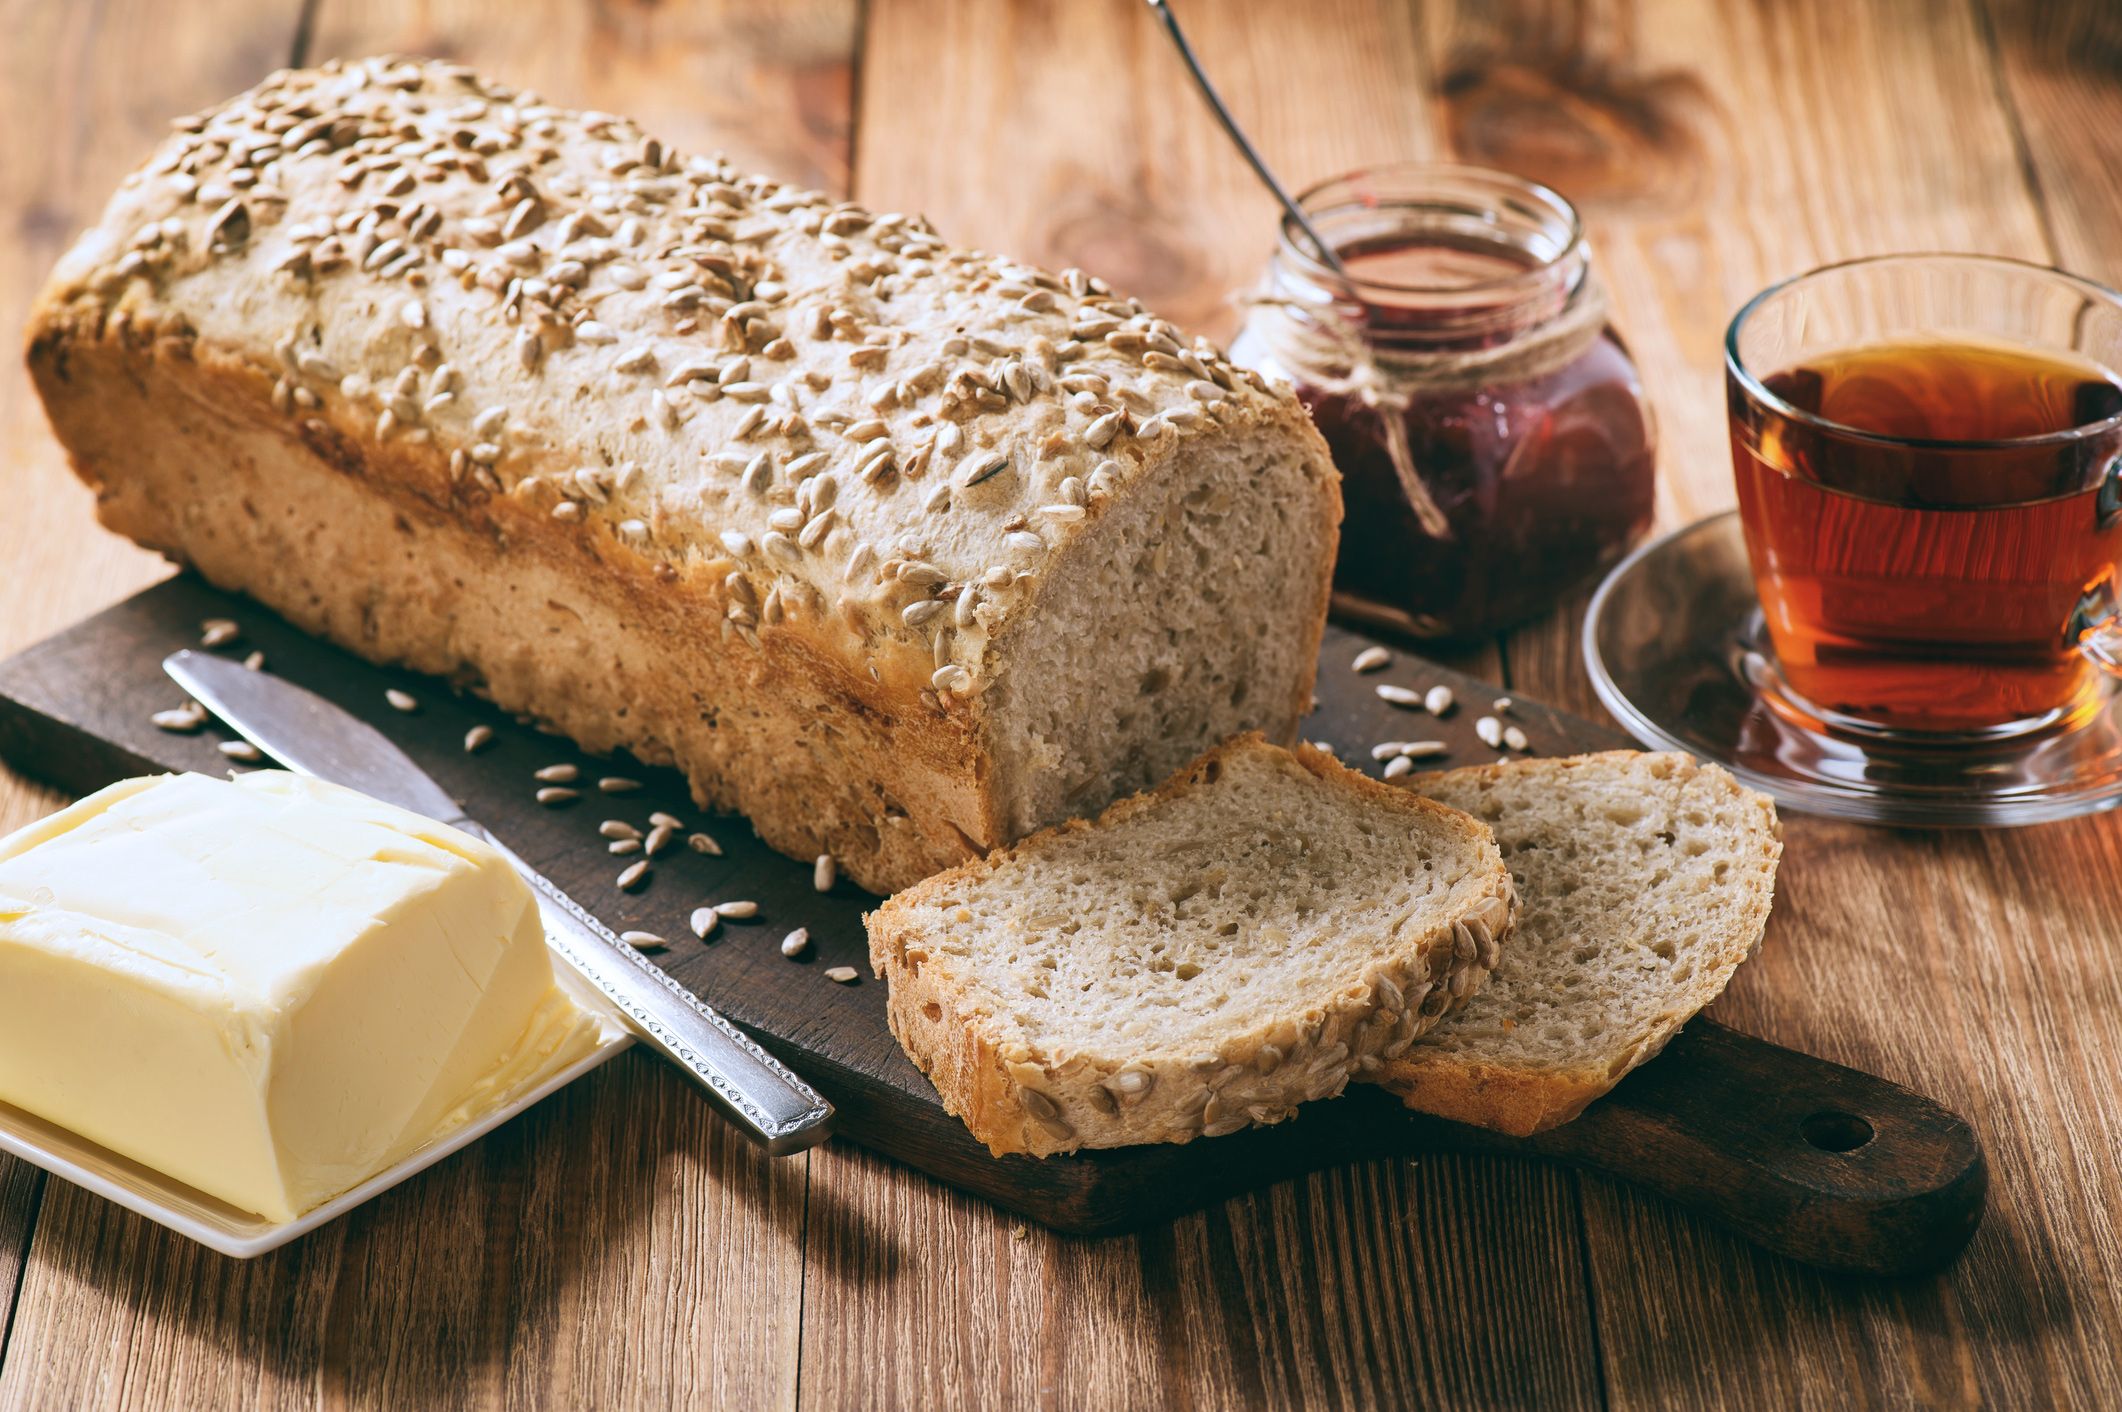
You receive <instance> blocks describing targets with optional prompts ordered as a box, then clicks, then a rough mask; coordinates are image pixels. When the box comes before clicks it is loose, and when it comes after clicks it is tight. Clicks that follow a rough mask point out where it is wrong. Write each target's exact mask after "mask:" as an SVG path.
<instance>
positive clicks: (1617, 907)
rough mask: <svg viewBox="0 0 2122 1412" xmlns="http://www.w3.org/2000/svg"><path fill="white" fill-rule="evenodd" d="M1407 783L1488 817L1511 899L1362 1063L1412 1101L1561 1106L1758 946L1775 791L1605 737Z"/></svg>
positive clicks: (1528, 1118)
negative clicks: (1423, 1016) (1453, 995)
mask: <svg viewBox="0 0 2122 1412" xmlns="http://www.w3.org/2000/svg"><path fill="white" fill-rule="evenodd" d="M1407 783H1408V785H1409V786H1410V787H1411V788H1413V789H1415V790H1417V791H1419V792H1420V793H1422V794H1424V795H1426V796H1428V797H1429V798H1432V799H1436V800H1440V801H1442V802H1444V803H1447V804H1450V805H1452V806H1454V807H1456V808H1459V809H1464V810H1465V811H1466V812H1468V813H1470V814H1472V815H1474V816H1475V817H1476V818H1479V819H1481V820H1482V821H1484V822H1485V823H1487V824H1488V825H1489V826H1490V827H1491V828H1492V829H1494V831H1495V834H1496V841H1497V844H1498V845H1499V846H1500V847H1501V848H1502V850H1503V856H1504V859H1505V861H1506V862H1507V863H1508V864H1509V866H1510V868H1511V871H1512V873H1513V874H1514V875H1515V879H1516V883H1517V888H1518V896H1519V900H1520V904H1521V909H1522V910H1521V912H1520V918H1519V924H1518V926H1517V928H1516V930H1515V931H1514V932H1513V933H1512V939H1511V944H1510V946H1509V947H1508V948H1506V950H1505V951H1504V954H1503V958H1502V961H1501V963H1500V964H1499V965H1498V967H1497V969H1496V972H1495V975H1494V977H1493V978H1492V979H1491V981H1490V983H1489V985H1488V986H1487V987H1486V988H1485V989H1484V990H1483V991H1482V992H1481V993H1480V994H1479V995H1477V996H1475V997H1474V998H1473V999H1472V1000H1471V1001H1470V1002H1469V1003H1468V1004H1467V1005H1466V1007H1465V1008H1464V1009H1463V1010H1462V1011H1461V1012H1460V1013H1458V1014H1456V1015H1454V1016H1453V1017H1452V1018H1451V1019H1450V1020H1449V1021H1447V1022H1446V1023H1444V1024H1442V1025H1439V1026H1438V1027H1437V1029H1436V1030H1435V1031H1434V1032H1433V1033H1432V1034H1430V1035H1429V1037H1428V1038H1427V1039H1425V1040H1424V1041H1423V1043H1421V1044H1419V1045H1416V1046H1415V1047H1414V1048H1412V1049H1410V1050H1408V1051H1407V1052H1406V1053H1405V1054H1402V1055H1401V1056H1400V1057H1398V1058H1397V1059H1395V1060H1393V1061H1391V1062H1390V1063H1388V1064H1386V1065H1385V1066H1384V1067H1383V1068H1382V1069H1381V1070H1380V1071H1379V1073H1378V1074H1377V1075H1376V1076H1375V1077H1376V1080H1377V1082H1379V1083H1382V1084H1384V1085H1385V1086H1386V1087H1387V1088H1388V1089H1390V1090H1392V1091H1393V1092H1394V1093H1396V1094H1398V1095H1399V1096H1400V1098H1401V1099H1402V1100H1403V1101H1404V1102H1405V1103H1406V1104H1407V1106H1408V1107H1410V1108H1415V1109H1419V1110H1420V1111H1422V1112H1425V1113H1434V1114H1436V1115H1438V1116H1439V1117H1444V1118H1452V1119H1455V1120H1457V1121H1459V1122H1462V1123H1473V1124H1476V1125H1478V1126H1480V1127H1485V1128H1493V1129H1496V1130H1498V1131H1501V1132H1506V1133H1510V1134H1513V1135H1515V1136H1519V1137H1524V1136H1527V1135H1530V1134H1532V1133H1536V1132H1540V1131H1542V1130H1544V1129H1547V1128H1551V1127H1554V1126H1556V1125H1558V1124H1560V1123H1565V1122H1568V1121H1569V1120H1570V1119H1572V1118H1574V1117H1576V1116H1577V1115H1578V1114H1580V1113H1582V1112H1583V1111H1584V1109H1585V1107H1586V1106H1587V1105H1588V1104H1590V1103H1591V1102H1592V1100H1594V1099H1596V1098H1598V1097H1599V1096H1601V1095H1602V1094H1604V1093H1606V1092H1607V1091H1608V1090H1610V1089H1611V1088H1613V1086H1614V1085H1615V1084H1617V1083H1619V1082H1620V1081H1621V1079H1622V1077H1623V1076H1624V1075H1626V1074H1627V1073H1628V1072H1629V1070H1631V1069H1633V1068H1635V1067H1636V1066H1637V1065H1639V1064H1642V1063H1643V1062H1644V1061H1646V1060H1648V1059H1650V1058H1652V1057H1654V1056H1655V1055H1656V1054H1657V1053H1658V1051H1659V1050H1661V1049H1663V1048H1664V1047H1665V1044H1666V1041H1668V1040H1670V1039H1671V1038H1672V1036H1673V1035H1674V1034H1676V1033H1678V1032H1679V1030H1680V1027H1681V1026H1682V1025H1685V1024H1686V1023H1687V1022H1688V1021H1689V1020H1690V1019H1692V1018H1693V1017H1694V1016H1695V1014H1696V1013H1697V1012H1698V1011H1700V1010H1701V1009H1702V1008H1703V1007H1704V1006H1706V1005H1708V1004H1709V1003H1710V1002H1711V1001H1712V1000H1714V999H1716V998H1717V996H1718V995H1719V994H1721V993H1722V992H1723V990H1724V987H1725V984H1726V983H1727V982H1728V981H1729V980H1730V979H1731V976H1732V973H1733V971H1734V970H1736V969H1737V968H1738V966H1739V964H1740V963H1741V962H1743V961H1745V960H1746V959H1747V958H1748V957H1749V956H1751V955H1752V954H1753V953H1754V950H1755V949H1756V948H1757V947H1758V946H1759V945H1760V941H1761V934H1762V931H1763V929H1764V928H1765V927H1766V925H1767V923H1768V913H1769V906H1770V903H1771V901H1772V900H1773V897H1774V894H1775V877H1776V864H1777V860H1778V859H1779V858H1780V857H1781V855H1782V851H1783V845H1782V835H1781V830H1780V826H1779V825H1778V823H1777V819H1776V811H1775V805H1774V804H1773V803H1772V802H1771V801H1770V800H1769V798H1768V796H1766V795H1764V794H1759V793H1757V792H1755V791H1753V790H1750V789H1746V788H1744V787H1743V786H1741V785H1740V784H1739V782H1738V781H1737V780H1735V779H1733V778H1732V776H1731V775H1730V774H1729V773H1728V772H1726V771H1724V770H1722V769H1719V768H1717V767H1716V766H1714V765H1704V764H1700V763H1698V762H1697V761H1695V760H1694V759H1692V758H1691V757H1689V756H1686V755H1678V754H1643V753H1639V752H1636V751H1628V750H1615V751H1607V752H1604V753H1600V754H1595V755H1582V756H1577V757H1575V758H1572V759H1558V760H1527V761H1518V762H1512V763H1510V764H1505V765H1484V766H1477V767H1474V768H1471V769H1464V770H1450V771H1445V772H1441V773H1437V774H1430V775H1420V776H1416V777H1413V778H1411V779H1410V780H1408V782H1407Z"/></svg>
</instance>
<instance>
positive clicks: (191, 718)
mask: <svg viewBox="0 0 2122 1412" xmlns="http://www.w3.org/2000/svg"><path fill="white" fill-rule="evenodd" d="M148 719H149V720H150V721H153V722H154V723H155V724H156V726H158V727H160V728H161V729H163V730H166V731H168V732H170V734H172V735H190V734H192V733H193V732H194V731H196V730H198V729H199V727H201V726H203V725H205V724H206V710H205V708H204V707H202V706H201V705H200V704H199V703H198V702H196V701H193V702H189V703H187V704H186V705H183V706H178V707H174V708H172V709H171V710H168V711H157V712H156V713H155V714H154V715H152V716H149V717H148Z"/></svg>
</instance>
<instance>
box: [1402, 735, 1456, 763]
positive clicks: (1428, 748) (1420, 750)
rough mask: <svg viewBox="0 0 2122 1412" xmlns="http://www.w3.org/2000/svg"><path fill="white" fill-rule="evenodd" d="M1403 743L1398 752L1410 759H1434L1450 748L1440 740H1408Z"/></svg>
mask: <svg viewBox="0 0 2122 1412" xmlns="http://www.w3.org/2000/svg"><path fill="white" fill-rule="evenodd" d="M1404 744H1405V748H1404V749H1402V750H1401V752H1400V753H1401V754H1402V755H1404V756H1406V757H1407V758H1408V759H1410V760H1434V759H1436V758H1437V757H1438V756H1439V755H1442V754H1445V753H1446V752H1448V751H1449V750H1450V749H1451V747H1450V746H1448V745H1446V744H1445V743H1444V742H1443V741H1441V740H1410V741H1407V742H1405V743H1404Z"/></svg>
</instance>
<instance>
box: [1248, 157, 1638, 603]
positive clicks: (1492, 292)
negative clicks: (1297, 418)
mask: <svg viewBox="0 0 2122 1412" xmlns="http://www.w3.org/2000/svg"><path fill="white" fill-rule="evenodd" d="M1299 201H1300V202H1301V204H1302V205H1303V208H1304V211H1305V214H1306V215H1307V216H1309V217H1310V218H1311V220H1312V223H1313V225H1314V226H1315V227H1316V228H1317V229H1318V231H1319V233H1320V235H1321V237H1322V238H1324V239H1325V240H1326V242H1327V243H1328V244H1329V245H1330V246H1332V247H1333V250H1334V252H1335V254H1336V255H1337V256H1338V257H1339V258H1340V260H1341V263H1342V265H1343V267H1344V268H1345V269H1346V270H1347V272H1348V277H1347V278H1346V279H1344V278H1342V277H1341V276H1340V275H1337V274H1336V273H1335V272H1334V271H1333V270H1332V269H1330V268H1329V267H1328V266H1327V265H1326V264H1325V263H1324V262H1322V261H1321V260H1319V259H1318V258H1317V256H1316V255H1315V254H1314V253H1312V246H1311V244H1310V242H1309V240H1308V239H1307V238H1306V237H1305V236H1304V234H1303V233H1302V232H1301V231H1300V230H1298V229H1296V227H1295V223H1294V222H1292V221H1290V220H1288V219H1287V218H1285V219H1284V221H1283V225H1282V232H1281V239H1280V242H1279V244H1278V246H1277V248H1276V250H1275V254H1274V257H1273V259H1272V260H1271V261H1270V263H1269V265H1268V269H1267V276H1266V279H1265V281H1264V283H1263V288H1262V290H1261V291H1260V293H1258V294H1257V295H1255V296H1254V297H1253V298H1252V299H1251V300H1250V301H1249V303H1250V312H1249V315H1248V318H1247V321H1246V324H1245V327H1244V328H1243V329H1242V330H1241V331H1240V333H1239V335H1238V338H1237V341H1236V342H1235V343H1234V344H1233V345H1232V347H1231V355H1232V357H1233V358H1234V359H1236V360H1237V361H1238V362H1240V363H1244V364H1246V365H1247V366H1250V367H1253V368H1257V369H1259V370H1260V371H1261V372H1263V373H1269V374H1272V375H1275V376H1279V377H1284V378H1287V379H1289V380H1290V381H1291V382H1292V383H1294V384H1295V385H1296V389H1297V395H1298V396H1299V397H1301V398H1302V399H1303V400H1304V402H1305V404H1306V405H1307V406H1308V407H1310V408H1311V413H1312V419H1313V421H1315V422H1316V423H1317V424H1318V427H1319V430H1320V432H1321V433H1323V434H1324V435H1325V437H1326V441H1327V445H1328V446H1329V447H1330V448H1331V449H1332V451H1333V456H1334V462H1335V464H1337V465H1338V466H1339V467H1340V468H1341V476H1342V485H1341V488H1342V496H1343V499H1344V501H1345V503H1346V505H1347V518H1346V520H1345V521H1344V522H1343V524H1342V526H1341V555H1340V560H1339V562H1338V563H1337V564H1336V565H1335V569H1334V611H1335V613H1336V615H1337V616H1339V617H1343V618H1347V619H1352V620H1354V621H1356V622H1360V623H1362V624H1364V625H1366V626H1370V627H1377V628H1383V629H1385V630H1387V631H1391V632H1398V633H1401V634H1404V635H1407V636H1412V637H1420V638H1464V637H1472V636H1476V635H1480V634H1484V633H1489V632H1493V631H1495V630H1497V629H1499V628H1503V627H1508V626H1510V625H1511V624H1513V623H1517V622H1521V621H1523V620H1524V619H1526V618H1529V617H1531V616H1533V615H1534V614H1536V613H1538V612H1540V611H1541V610H1542V609H1544V608H1546V607H1548V606H1549V605H1551V604H1552V603H1554V602H1555V600H1556V599H1558V598H1560V597H1561V596H1562V595H1563V594H1564V593H1566V592H1567V591H1568V590H1570V589H1571V588H1574V587H1576V586H1577V585H1578V584H1580V583H1583V582H1584V581H1585V580H1587V579H1589V578H1591V577H1592V576H1594V575H1596V574H1598V573H1600V572H1602V571H1603V570H1605V569H1606V568H1608V567H1610V566H1611V565H1613V564H1614V563H1615V562H1616V561H1617V560H1619V559H1620V557H1621V556H1622V555H1623V554H1624V553H1625V552H1626V551H1627V549H1628V547H1629V546H1630V545H1631V544H1633V543H1634V542H1635V541H1636V540H1638V539H1640V538H1641V537H1642V536H1643V534H1644V533H1645V532H1646V531H1647V530H1648V529H1649V528H1650V523H1651V512H1652V501H1653V497H1654V492H1655V486H1656V467H1655V456H1654V443H1655V434H1654V431H1653V425H1652V419H1651V412H1650V407H1649V403H1648V402H1647V401H1646V400H1645V397H1644V393H1643V384H1642V381H1641V379H1640V378H1638V376H1637V374H1636V366H1635V363H1634V361H1633V360H1632V359H1631V358H1630V357H1629V353H1628V349H1627V348H1626V347H1625V346H1624V345H1623V344H1622V342H1621V339H1620V336H1619V335H1617V334H1616V333H1615V332H1614V330H1613V328H1612V326H1611V325H1610V324H1608V322H1607V318H1606V300H1605V297H1604V295H1603V294H1602V292H1601V290H1600V286H1599V282H1598V280H1597V278H1596V277H1595V275H1594V273H1593V270H1592V261H1591V252H1590V249H1589V248H1588V247H1587V246H1586V244H1585V241H1584V234H1583V230H1582V227H1581V226H1580V224H1579V222H1578V220H1577V213H1576V212H1575V211H1574V210H1573V209H1572V208H1571V207H1570V205H1569V203H1568V202H1566V201H1564V200H1563V199H1562V198H1561V197H1560V196H1558V195H1556V194H1555V193H1554V192H1552V191H1550V190H1548V189H1547V188H1546V187H1543V186H1538V185H1535V184H1534V183H1532V182H1529V181H1524V180H1521V179H1519V178H1517V177H1513V176H1509V175H1506V174H1505V173H1502V172H1493V171H1486V170H1483V169H1480V168H1476V167H1453V166H1432V165H1407V166H1395V167H1383V168H1376V169H1372V170H1368V171H1359V172H1355V173H1352V174H1350V175H1348V176H1344V177H1338V178H1336V179H1334V180H1332V181H1329V182H1326V183H1324V184H1323V185H1320V186H1317V187H1314V188H1312V189H1311V190H1310V191H1307V192H1305V193H1304V194H1303V195H1302V196H1301V197H1300V198H1299Z"/></svg>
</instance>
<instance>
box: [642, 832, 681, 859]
mask: <svg viewBox="0 0 2122 1412" xmlns="http://www.w3.org/2000/svg"><path fill="white" fill-rule="evenodd" d="M677 836H678V831H677V830H676V829H674V828H672V827H671V826H670V825H669V824H658V825H656V826H655V827H654V828H652V829H650V830H649V831H648V841H647V842H646V843H645V844H643V845H642V847H643V848H644V849H646V850H647V852H648V856H649V857H651V858H653V857H655V856H656V855H657V854H659V853H661V852H662V851H663V850H664V849H666V848H668V847H670V841H671V840H672V839H674V838H676V837H677Z"/></svg>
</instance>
